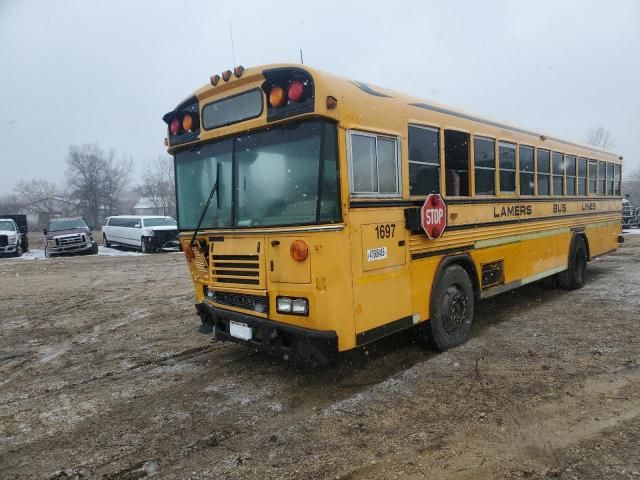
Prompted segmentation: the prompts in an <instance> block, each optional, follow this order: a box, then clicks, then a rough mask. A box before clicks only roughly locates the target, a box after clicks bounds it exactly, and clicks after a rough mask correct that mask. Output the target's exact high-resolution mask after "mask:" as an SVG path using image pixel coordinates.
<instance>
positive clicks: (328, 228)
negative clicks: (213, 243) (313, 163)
mask: <svg viewBox="0 0 640 480" xmlns="http://www.w3.org/2000/svg"><path fill="white" fill-rule="evenodd" d="M341 230H344V225H318V226H315V227H313V226H312V227H284V228H275V229H272V230H253V229H251V230H202V231H200V232H198V237H200V236H220V235H270V234H273V233H277V234H280V233H300V232H339V231H341ZM191 235H193V231H192V232H191V233H189V232H188V231H184V232H180V238H190V237H191Z"/></svg>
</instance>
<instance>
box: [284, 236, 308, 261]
mask: <svg viewBox="0 0 640 480" xmlns="http://www.w3.org/2000/svg"><path fill="white" fill-rule="evenodd" d="M289 253H290V254H291V258H293V259H294V260H295V261H297V262H302V261H304V260H306V258H307V256H308V255H309V246H308V245H307V242H305V241H304V240H294V241H293V242H291V246H290V247H289Z"/></svg>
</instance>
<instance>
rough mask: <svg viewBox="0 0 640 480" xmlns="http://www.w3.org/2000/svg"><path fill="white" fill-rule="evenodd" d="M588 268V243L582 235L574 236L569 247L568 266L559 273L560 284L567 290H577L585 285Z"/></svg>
mask: <svg viewBox="0 0 640 480" xmlns="http://www.w3.org/2000/svg"><path fill="white" fill-rule="evenodd" d="M586 269H587V245H586V244H585V242H584V238H582V237H581V236H575V237H573V240H571V246H570V247H569V262H568V268H567V269H566V270H565V271H563V272H560V273H559V274H558V284H559V285H560V286H561V287H562V288H564V289H565V290H576V289H578V288H582V287H583V286H584V272H585V271H586Z"/></svg>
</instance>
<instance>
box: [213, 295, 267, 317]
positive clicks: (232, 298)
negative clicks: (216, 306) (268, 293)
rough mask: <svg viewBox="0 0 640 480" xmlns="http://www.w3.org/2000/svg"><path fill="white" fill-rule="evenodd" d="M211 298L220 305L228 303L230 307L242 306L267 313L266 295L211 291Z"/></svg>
mask: <svg viewBox="0 0 640 480" xmlns="http://www.w3.org/2000/svg"><path fill="white" fill-rule="evenodd" d="M210 298H211V297H210ZM211 300H213V301H214V302H216V303H220V304H222V305H229V306H230V307H236V308H242V309H245V310H251V311H253V312H258V313H269V298H268V297H262V296H259V295H245V294H242V293H230V292H213V298H211Z"/></svg>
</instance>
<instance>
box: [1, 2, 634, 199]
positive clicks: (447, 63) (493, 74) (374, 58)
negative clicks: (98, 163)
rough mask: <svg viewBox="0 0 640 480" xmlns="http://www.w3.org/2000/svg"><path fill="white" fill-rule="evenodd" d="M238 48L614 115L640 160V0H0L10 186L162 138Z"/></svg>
mask: <svg viewBox="0 0 640 480" xmlns="http://www.w3.org/2000/svg"><path fill="white" fill-rule="evenodd" d="M230 20H231V22H232V25H233V35H234V40H235V55H236V60H237V62H236V63H241V64H242V65H244V66H255V65H261V64H268V63H274V62H297V61H298V60H299V49H300V48H302V50H303V53H304V61H305V63H306V64H309V65H312V66H314V67H316V68H320V69H322V70H326V71H329V72H333V73H336V74H340V75H343V76H346V77H349V78H353V79H356V80H360V81H365V82H368V83H372V84H375V85H380V86H385V87H389V88H392V89H394V90H397V91H403V92H406V93H409V94H414V95H417V96H420V97H423V98H425V99H427V100H433V101H437V102H440V103H445V104H448V105H451V106H454V107H459V108H462V109H464V110H467V111H471V112H476V113H479V114H481V115H487V116H490V117H494V118H497V119H501V120H505V121H508V122H511V123H515V124H517V125H521V126H524V127H528V128H531V129H536V130H540V131H543V132H545V133H548V134H552V135H556V136H559V137H561V138H566V139H568V140H577V141H584V140H585V136H586V131H587V129H588V128H589V127H596V126H598V125H604V126H605V127H606V128H608V129H609V130H610V131H611V132H612V134H613V136H614V138H615V148H614V151H616V152H617V153H619V154H621V155H623V156H624V157H625V160H626V167H625V170H626V171H627V172H629V171H630V170H632V169H635V168H640V92H639V89H640V2H639V1H635V0H627V1H625V0H609V1H606V2H603V1H601V0H593V1H585V0H582V1H577V0H576V1H558V0H554V1H541V0H536V1H535V2H524V1H515V0H514V1H490V0H487V1H483V2H476V1H471V0H469V1H447V2H442V1H417V0H416V1H406V2H403V1H400V0H393V1H386V2H374V1H364V2H347V1H345V0H341V1H335V2H334V1H327V0H323V1H319V2H312V1H308V0H304V1H303V0H300V1H295V0H289V1H287V2H265V1H260V2H242V1H237V0H233V1H228V2H222V1H216V2H214V1H192V2H191V1H178V0H172V1H160V0H140V1H135V0H122V1H115V0H110V1H97V0H95V1H93V0H83V1H80V0H78V1H72V0H68V1H67V0H60V1H56V0H0V166H1V168H0V195H1V194H7V193H11V191H12V188H13V186H14V185H15V183H16V182H18V181H19V180H20V179H21V178H23V179H30V178H45V179H48V180H51V181H56V182H62V181H63V180H64V169H65V157H66V155H67V151H68V147H69V145H70V144H81V143H85V142H95V143H98V144H99V145H101V146H102V147H103V148H105V149H111V148H113V149H115V150H116V151H117V153H118V154H120V155H126V156H130V157H132V158H133V159H134V162H135V169H136V172H135V174H136V180H138V179H139V178H140V176H141V174H142V172H143V171H144V168H145V166H146V165H147V164H148V163H149V162H150V161H152V160H153V159H154V158H157V157H158V155H161V154H163V153H164V147H163V143H162V142H163V138H164V136H165V127H164V124H163V123H162V120H161V117H162V115H163V114H164V113H166V112H167V111H169V110H171V109H172V108H173V107H174V106H175V105H176V104H177V103H178V102H179V101H180V100H182V99H184V98H185V97H187V96H188V95H189V94H190V93H192V92H193V91H194V90H195V89H197V88H198V87H200V86H201V85H203V84H205V83H206V82H208V79H209V76H210V75H211V74H213V73H217V72H221V71H222V70H225V69H227V68H231V67H232V63H233V60H232V53H231V42H230V39H229V21H230Z"/></svg>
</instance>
